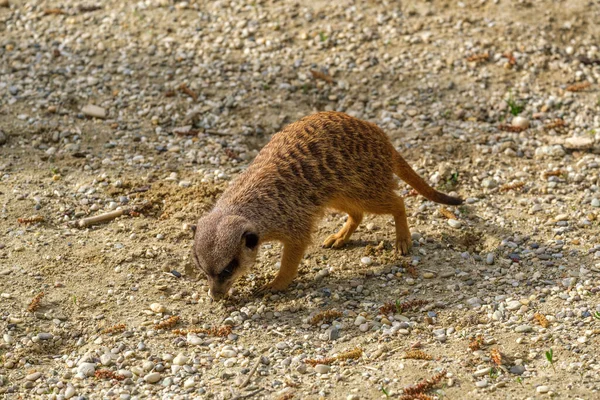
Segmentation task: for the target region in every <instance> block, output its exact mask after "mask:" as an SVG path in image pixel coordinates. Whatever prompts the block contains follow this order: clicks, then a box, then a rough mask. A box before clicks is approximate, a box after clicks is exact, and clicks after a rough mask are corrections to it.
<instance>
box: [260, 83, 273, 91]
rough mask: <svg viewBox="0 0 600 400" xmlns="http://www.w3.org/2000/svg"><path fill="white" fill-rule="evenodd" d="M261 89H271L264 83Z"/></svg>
mask: <svg viewBox="0 0 600 400" xmlns="http://www.w3.org/2000/svg"><path fill="white" fill-rule="evenodd" d="M262 88H263V90H269V89H271V87H270V86H269V85H268V84H267V83H264V84H263V87H262Z"/></svg>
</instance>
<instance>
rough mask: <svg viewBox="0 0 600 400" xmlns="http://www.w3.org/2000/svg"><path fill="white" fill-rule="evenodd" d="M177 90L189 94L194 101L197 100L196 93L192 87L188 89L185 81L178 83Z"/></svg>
mask: <svg viewBox="0 0 600 400" xmlns="http://www.w3.org/2000/svg"><path fill="white" fill-rule="evenodd" d="M179 90H180V91H181V92H182V93H185V94H187V95H188V96H190V97H191V98H192V99H194V101H196V100H198V95H197V94H196V93H195V92H194V91H193V90H192V89H190V88H189V87H188V86H187V85H186V84H185V83H182V84H181V85H179Z"/></svg>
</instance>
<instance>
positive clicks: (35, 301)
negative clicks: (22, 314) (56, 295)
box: [27, 292, 44, 313]
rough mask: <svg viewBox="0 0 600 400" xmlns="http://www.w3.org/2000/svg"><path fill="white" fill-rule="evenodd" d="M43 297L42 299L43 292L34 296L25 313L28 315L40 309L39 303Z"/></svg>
mask: <svg viewBox="0 0 600 400" xmlns="http://www.w3.org/2000/svg"><path fill="white" fill-rule="evenodd" d="M43 297H44V292H40V293H39V294H38V295H36V296H35V297H34V298H33V299H32V300H31V303H29V307H27V311H29V312H30V313H32V312H34V311H35V310H37V309H38V308H40V302H41V301H42V298H43Z"/></svg>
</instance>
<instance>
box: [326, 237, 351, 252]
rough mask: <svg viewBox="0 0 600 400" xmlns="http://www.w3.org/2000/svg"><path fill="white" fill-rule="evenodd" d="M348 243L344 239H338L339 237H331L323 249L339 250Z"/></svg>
mask: <svg viewBox="0 0 600 400" xmlns="http://www.w3.org/2000/svg"><path fill="white" fill-rule="evenodd" d="M345 244H346V241H345V240H344V239H343V238H340V237H338V236H337V235H335V234H334V235H330V236H329V237H327V239H325V241H324V242H323V247H330V248H332V249H339V248H342V247H344V245H345Z"/></svg>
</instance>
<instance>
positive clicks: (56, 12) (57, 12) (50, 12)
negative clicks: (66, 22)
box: [44, 8, 66, 15]
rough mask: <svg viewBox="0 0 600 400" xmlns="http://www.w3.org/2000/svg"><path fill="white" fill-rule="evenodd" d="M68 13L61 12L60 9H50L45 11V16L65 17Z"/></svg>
mask: <svg viewBox="0 0 600 400" xmlns="http://www.w3.org/2000/svg"><path fill="white" fill-rule="evenodd" d="M64 14H66V11H64V10H61V9H60V8H49V9H47V10H44V15H64Z"/></svg>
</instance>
